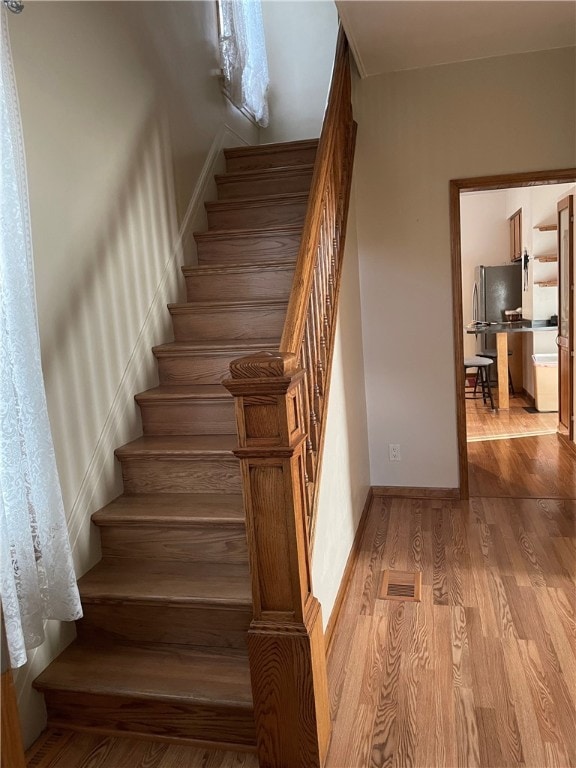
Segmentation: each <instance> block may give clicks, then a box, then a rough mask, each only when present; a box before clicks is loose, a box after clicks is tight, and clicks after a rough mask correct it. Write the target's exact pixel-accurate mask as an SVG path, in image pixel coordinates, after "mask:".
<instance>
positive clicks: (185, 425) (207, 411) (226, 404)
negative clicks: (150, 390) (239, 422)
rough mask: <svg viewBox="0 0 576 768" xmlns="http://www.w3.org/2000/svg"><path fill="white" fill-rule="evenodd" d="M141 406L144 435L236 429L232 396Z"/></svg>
mask: <svg viewBox="0 0 576 768" xmlns="http://www.w3.org/2000/svg"><path fill="white" fill-rule="evenodd" d="M139 405H140V414H141V416H142V428H143V431H144V434H145V435H211V434H212V435H229V434H230V433H233V432H234V430H235V429H236V418H235V416H234V401H233V399H232V398H230V400H222V399H221V398H219V399H217V400H213V401H210V400H200V401H198V400H190V401H188V402H170V401H166V402H140V403H139Z"/></svg>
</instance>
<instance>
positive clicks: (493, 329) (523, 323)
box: [466, 320, 558, 333]
mask: <svg viewBox="0 0 576 768" xmlns="http://www.w3.org/2000/svg"><path fill="white" fill-rule="evenodd" d="M534 331H556V333H558V326H557V325H548V321H547V320H517V321H516V322H515V323H490V325H481V326H477V327H470V326H469V325H467V326H466V333H530V332H534Z"/></svg>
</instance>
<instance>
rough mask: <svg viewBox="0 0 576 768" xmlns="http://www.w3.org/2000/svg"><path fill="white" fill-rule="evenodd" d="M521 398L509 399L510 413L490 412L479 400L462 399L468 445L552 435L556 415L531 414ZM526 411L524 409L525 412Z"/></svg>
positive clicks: (526, 402) (512, 396) (517, 396)
mask: <svg viewBox="0 0 576 768" xmlns="http://www.w3.org/2000/svg"><path fill="white" fill-rule="evenodd" d="M530 406H531V403H530V402H529V401H528V400H527V399H526V398H525V397H524V396H523V395H511V396H510V410H508V411H501V410H497V411H492V410H491V409H490V406H489V405H488V406H486V405H484V403H483V402H482V398H479V399H478V400H468V399H467V400H466V432H467V440H468V442H469V443H473V442H479V441H482V440H501V439H504V438H509V437H528V436H531V435H549V434H553V433H555V432H556V429H557V425H558V413H557V412H553V413H539V412H537V411H536V412H533V411H534V408H531V407H530ZM527 408H528V409H530V410H526V409H527Z"/></svg>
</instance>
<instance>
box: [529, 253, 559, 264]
mask: <svg viewBox="0 0 576 768" xmlns="http://www.w3.org/2000/svg"><path fill="white" fill-rule="evenodd" d="M534 261H542V262H546V263H549V262H553V261H558V256H556V254H555V253H543V254H542V256H534Z"/></svg>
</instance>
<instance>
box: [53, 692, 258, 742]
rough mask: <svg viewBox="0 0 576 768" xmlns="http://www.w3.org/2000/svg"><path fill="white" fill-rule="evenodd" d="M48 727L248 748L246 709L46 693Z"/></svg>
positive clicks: (251, 738) (251, 737)
mask: <svg viewBox="0 0 576 768" xmlns="http://www.w3.org/2000/svg"><path fill="white" fill-rule="evenodd" d="M44 693H45V695H46V705H47V709H48V726H49V727H51V728H72V729H73V730H82V731H89V732H92V733H102V734H105V735H108V734H110V733H111V732H114V733H120V734H122V735H124V736H136V737H138V736H142V737H143V738H150V737H159V738H162V739H166V740H173V741H199V742H214V743H216V744H219V743H220V744H227V745H230V746H236V745H237V746H245V747H252V746H253V745H254V743H255V738H256V737H255V732H254V716H253V713H252V709H251V708H248V707H246V708H244V707H239V706H234V705H229V706H226V705H224V704H217V703H216V704H210V703H205V704H201V703H197V702H195V703H189V702H187V701H185V700H179V699H153V698H146V697H145V696H143V697H137V696H133V697H127V696H112V695H104V694H96V693H89V692H85V693H77V692H75V691H70V692H69V691H60V690H46V691H45V692H44Z"/></svg>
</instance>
